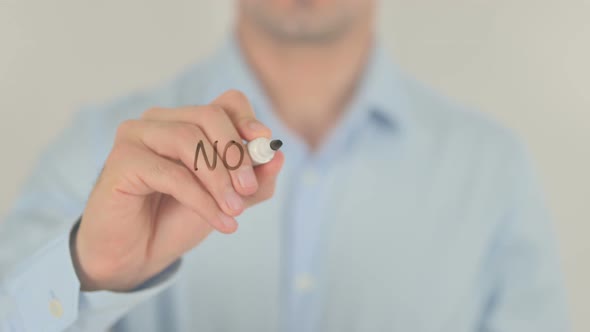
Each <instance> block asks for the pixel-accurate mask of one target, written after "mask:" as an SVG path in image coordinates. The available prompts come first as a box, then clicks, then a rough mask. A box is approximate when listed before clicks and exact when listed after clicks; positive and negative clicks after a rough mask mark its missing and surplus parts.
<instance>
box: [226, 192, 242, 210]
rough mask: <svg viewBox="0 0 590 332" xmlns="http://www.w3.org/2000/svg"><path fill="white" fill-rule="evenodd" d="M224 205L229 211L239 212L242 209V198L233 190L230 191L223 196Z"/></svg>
mask: <svg viewBox="0 0 590 332" xmlns="http://www.w3.org/2000/svg"><path fill="white" fill-rule="evenodd" d="M225 203H226V204H227V206H229V208H230V209H232V210H233V211H236V212H237V211H241V210H242V208H243V207H244V201H243V200H242V197H240V195H238V194H237V193H236V192H235V191H234V190H233V189H230V190H229V191H228V192H227V193H226V194H225Z"/></svg>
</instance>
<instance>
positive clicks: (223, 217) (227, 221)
mask: <svg viewBox="0 0 590 332" xmlns="http://www.w3.org/2000/svg"><path fill="white" fill-rule="evenodd" d="M219 220H220V221H221V223H222V224H223V226H224V227H226V228H234V227H235V225H236V221H235V219H234V218H232V217H230V216H228V215H227V214H225V213H223V212H220V213H219Z"/></svg>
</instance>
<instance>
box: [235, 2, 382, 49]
mask: <svg viewBox="0 0 590 332" xmlns="http://www.w3.org/2000/svg"><path fill="white" fill-rule="evenodd" d="M239 2H240V12H241V13H240V14H241V15H242V16H243V17H244V18H245V19H246V20H248V21H250V22H253V23H254V24H256V25H258V27H260V28H262V29H263V30H264V31H265V32H267V33H269V34H270V35H272V36H273V37H274V38H278V39H280V40H282V41H291V42H328V41H330V40H335V39H337V38H338V37H340V36H342V35H344V34H345V33H346V32H347V31H348V30H349V29H350V28H351V27H353V26H354V24H355V23H358V22H359V21H360V20H362V19H363V18H366V17H367V15H370V12H371V10H372V9H373V6H374V5H375V3H374V2H375V0H239Z"/></svg>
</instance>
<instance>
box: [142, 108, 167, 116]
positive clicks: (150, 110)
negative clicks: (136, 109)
mask: <svg viewBox="0 0 590 332" xmlns="http://www.w3.org/2000/svg"><path fill="white" fill-rule="evenodd" d="M162 110H164V108H162V107H150V108H148V109H147V110H146V111H144V112H143V113H142V114H141V117H142V118H149V117H151V116H153V115H154V114H157V113H160V112H162Z"/></svg>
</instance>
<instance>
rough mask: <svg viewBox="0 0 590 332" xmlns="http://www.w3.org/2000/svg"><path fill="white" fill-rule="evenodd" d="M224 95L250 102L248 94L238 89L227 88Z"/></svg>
mask: <svg viewBox="0 0 590 332" xmlns="http://www.w3.org/2000/svg"><path fill="white" fill-rule="evenodd" d="M224 96H226V97H227V98H229V99H234V100H237V101H239V102H241V103H247V102H248V97H246V95H245V94H244V93H243V92H242V91H240V90H237V89H231V90H227V91H226V92H225V93H224Z"/></svg>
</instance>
